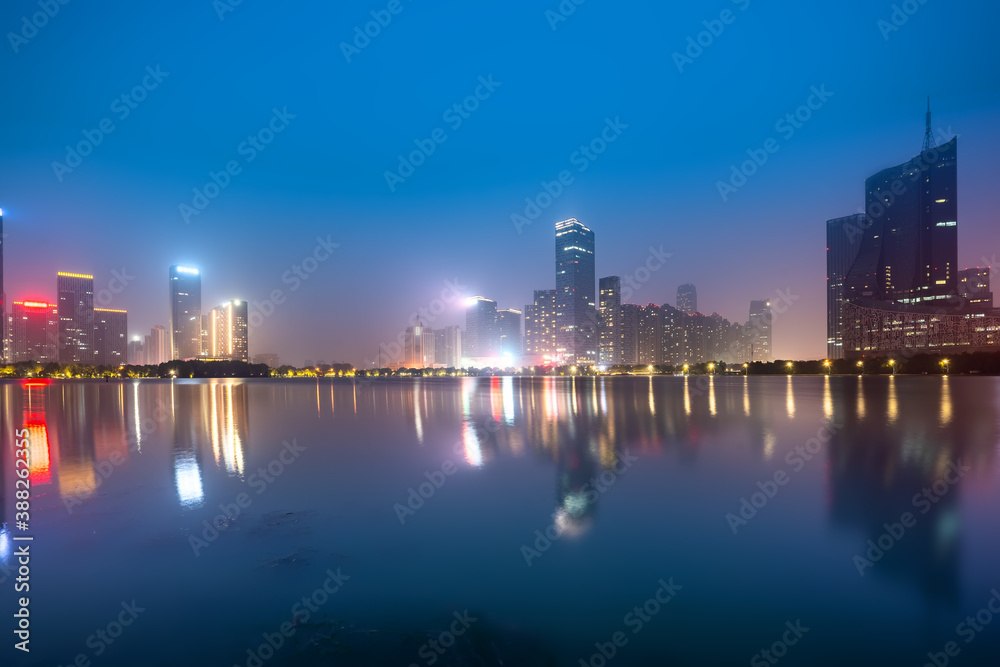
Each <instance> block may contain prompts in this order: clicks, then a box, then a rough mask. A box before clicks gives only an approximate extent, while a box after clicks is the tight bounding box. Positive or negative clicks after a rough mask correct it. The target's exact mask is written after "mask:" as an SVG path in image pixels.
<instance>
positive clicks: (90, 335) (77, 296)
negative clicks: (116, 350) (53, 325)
mask: <svg viewBox="0 0 1000 667" xmlns="http://www.w3.org/2000/svg"><path fill="white" fill-rule="evenodd" d="M56 293H57V295H58V301H57V306H58V307H59V339H58V347H59V361H60V362H61V363H64V364H68V363H74V364H92V363H94V357H95V350H94V276H91V275H86V274H82V273H66V272H62V271H60V272H59V273H58V274H57V277H56Z"/></svg>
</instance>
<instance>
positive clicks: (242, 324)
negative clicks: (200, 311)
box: [204, 299, 250, 362]
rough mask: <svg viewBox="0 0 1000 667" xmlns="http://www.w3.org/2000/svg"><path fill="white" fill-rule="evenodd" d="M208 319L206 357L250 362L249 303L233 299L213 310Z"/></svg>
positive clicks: (205, 326)
mask: <svg viewBox="0 0 1000 667" xmlns="http://www.w3.org/2000/svg"><path fill="white" fill-rule="evenodd" d="M206 317H207V318H208V319H207V322H206V323H205V325H204V328H205V330H206V335H205V355H206V356H208V357H211V358H212V359H232V360H233V361H246V362H249V361H250V353H249V345H248V340H247V302H246V301H242V300H240V299H233V300H232V301H230V302H228V303H224V304H222V305H221V306H217V307H215V308H213V309H212V310H211V311H210V312H209V313H208V314H207V316H206Z"/></svg>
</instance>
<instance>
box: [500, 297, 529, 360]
mask: <svg viewBox="0 0 1000 667" xmlns="http://www.w3.org/2000/svg"><path fill="white" fill-rule="evenodd" d="M497 329H498V330H499V334H500V354H501V355H503V356H505V357H506V356H511V357H515V358H516V357H520V356H521V354H523V350H522V348H521V311H520V310H516V309H514V308H505V309H503V310H498V311H497Z"/></svg>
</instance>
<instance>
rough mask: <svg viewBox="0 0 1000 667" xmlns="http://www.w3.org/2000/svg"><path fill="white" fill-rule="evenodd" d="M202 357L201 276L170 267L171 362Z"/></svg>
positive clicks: (195, 271)
mask: <svg viewBox="0 0 1000 667" xmlns="http://www.w3.org/2000/svg"><path fill="white" fill-rule="evenodd" d="M201 353H202V322H201V274H200V273H198V269H191V268H188V267H185V266H171V267H170V355H171V357H170V358H171V359H194V358H196V357H198V356H200V355H201Z"/></svg>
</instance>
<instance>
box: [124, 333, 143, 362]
mask: <svg viewBox="0 0 1000 667" xmlns="http://www.w3.org/2000/svg"><path fill="white" fill-rule="evenodd" d="M146 338H148V336H147V337H146ZM128 363H129V365H130V366H144V365H145V364H146V347H145V344H144V341H143V339H142V338H140V337H139V336H133V338H132V340H130V341H129V342H128Z"/></svg>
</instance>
